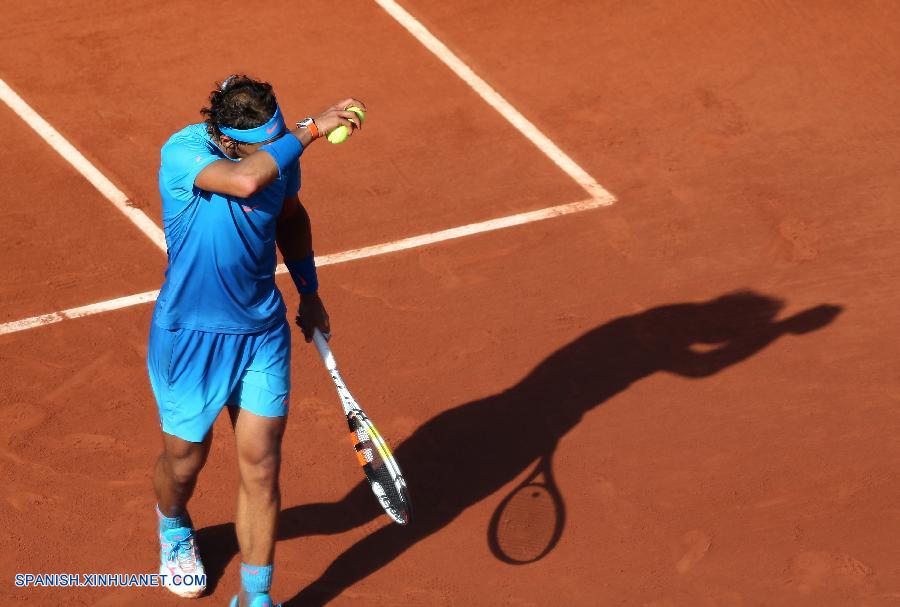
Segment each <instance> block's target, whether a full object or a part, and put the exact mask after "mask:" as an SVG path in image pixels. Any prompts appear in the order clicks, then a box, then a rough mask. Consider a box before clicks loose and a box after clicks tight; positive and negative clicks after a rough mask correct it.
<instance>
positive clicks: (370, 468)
mask: <svg viewBox="0 0 900 607" xmlns="http://www.w3.org/2000/svg"><path fill="white" fill-rule="evenodd" d="M313 342H314V343H315V344H316V349H317V350H318V351H319V356H321V357H322V362H324V363H325V368H326V369H328V373H330V374H331V379H332V381H334V386H335V388H337V393H338V397H340V399H341V405H343V407H344V414H346V416H347V424H348V425H349V426H350V440H351V441H352V442H353V448H354V449H355V450H356V457H357V459H358V460H359V463H360V465H361V466H362V469H363V473H365V475H366V478H367V479H368V481H369V485H370V486H371V487H372V492H373V493H374V494H375V497H376V498H378V503H379V504H381V507H382V508H384V511H385V512H387V515H388V516H389V517H391V518H392V519H394V521H395V522H397V523H400V524H401V525H405V524H406V523H408V522H409V513H410V503H409V492H408V491H407V490H406V481H405V480H404V479H403V473H402V472H400V466H398V465H397V461H396V460H395V459H394V455H393V454H392V453H391V450H390V448H389V447H388V445H387V443H386V442H385V441H384V439H383V438H382V437H381V434H380V433H379V432H378V430H376V429H375V425H374V424H373V423H372V422H371V420H369V418H368V416H367V415H366V413H365V411H363V410H362V407H360V406H359V405H358V404H357V402H356V400H355V399H354V398H353V395H352V394H350V390H348V389H347V385H346V384H344V380H343V378H341V374H340V372H338V368H337V363H336V362H335V360H334V354H332V353H331V348H330V347H329V346H328V342H327V341H325V337H324V336H323V335H322V332H321V331H319V330H318V329H316V330H315V332H314V333H313Z"/></svg>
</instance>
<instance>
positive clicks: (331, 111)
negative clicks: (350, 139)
mask: <svg viewBox="0 0 900 607" xmlns="http://www.w3.org/2000/svg"><path fill="white" fill-rule="evenodd" d="M351 105H355V106H356V107H358V108H360V109H361V110H364V111H368V110H367V109H366V104H365V103H363V102H362V101H360V100H359V99H354V98H352V97H348V98H347V99H344V100H343V101H339V102H337V103H335V104H334V105H332V106H331V107H330V108H328V109H326V110H325V111H324V112H322V113H321V114H319V115H318V116H313V120H315V121H316V128H317V129H319V132H320V133H321V134H322V135H326V134H328V133H330V132H331V131H333V130H334V129H336V128H338V127H339V126H341V125H342V124H343V125H344V126H345V127H347V129H348V130H349V133H348V135H353V133H355V132H356V130H357V129H361V128H362V125H361V124H357V123H358V122H359V120H358V119H357V117H356V114H354V113H353V112H351V111H350V110H348V109H347V108H348V107H350V106H351ZM351 118H352V119H353V120H351Z"/></svg>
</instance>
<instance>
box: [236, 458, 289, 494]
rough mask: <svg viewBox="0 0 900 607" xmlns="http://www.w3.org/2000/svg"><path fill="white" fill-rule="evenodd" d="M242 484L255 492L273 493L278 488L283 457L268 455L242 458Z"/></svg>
mask: <svg viewBox="0 0 900 607" xmlns="http://www.w3.org/2000/svg"><path fill="white" fill-rule="evenodd" d="M241 459H242V461H241V482H242V483H244V486H245V487H246V488H247V489H248V490H252V491H254V492H271V491H275V490H276V489H277V488H278V473H279V470H280V468H281V456H280V454H278V453H268V454H264V455H259V456H258V457H249V458H248V457H247V456H246V455H245V456H244V457H242V458H241Z"/></svg>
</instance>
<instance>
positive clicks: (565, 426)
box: [199, 292, 841, 607]
mask: <svg viewBox="0 0 900 607" xmlns="http://www.w3.org/2000/svg"><path fill="white" fill-rule="evenodd" d="M783 306H784V303H783V302H782V301H780V300H777V299H773V298H771V297H767V296H764V295H760V294H756V293H750V292H741V293H734V294H729V295H725V296H723V297H719V298H717V299H714V300H711V301H708V302H703V303H689V304H674V305H667V306H661V307H657V308H652V309H650V310H647V311H645V312H642V313H639V314H634V315H630V316H623V317H621V318H617V319H615V320H612V321H610V322H608V323H606V324H603V325H601V326H599V327H597V328H595V329H592V330H591V331H589V332H587V333H585V334H584V335H582V336H581V337H579V338H578V339H576V340H575V341H573V342H571V343H569V344H567V345H565V346H563V347H562V348H560V349H559V350H557V351H556V352H554V353H553V354H551V355H550V356H548V357H547V358H546V359H545V360H544V361H543V362H542V363H541V364H539V365H538V366H537V367H536V368H535V369H533V370H532V371H531V372H530V373H529V374H528V375H527V376H525V378H523V379H522V381H520V382H519V383H517V384H515V385H513V386H511V387H509V388H508V389H506V390H504V391H502V392H499V393H497V394H494V395H492V396H489V397H486V398H483V399H479V400H476V401H472V402H469V403H465V404H463V405H460V406H457V407H454V408H452V409H448V410H447V411H445V412H443V413H441V414H439V415H437V416H435V417H433V418H432V419H430V420H428V421H427V422H425V423H424V424H423V425H422V426H421V427H420V428H418V429H417V430H416V431H415V432H414V433H413V434H412V435H411V436H410V437H409V438H407V439H406V440H405V441H403V443H402V444H400V445H399V446H397V448H396V449H395V456H396V457H397V461H398V462H399V463H400V465H401V466H402V467H403V471H404V475H405V476H406V479H407V483H408V485H409V487H410V492H411V498H412V505H413V511H412V520H411V522H410V524H409V525H406V526H400V525H395V524H391V525H388V526H384V527H381V528H379V529H377V530H376V531H374V532H372V533H369V534H368V535H367V536H366V537H364V538H362V539H361V540H359V541H358V542H356V543H355V544H354V545H353V546H351V547H350V548H348V549H347V550H346V551H344V552H343V553H342V554H340V555H339V556H338V557H337V558H336V559H335V560H334V562H332V564H331V565H330V566H329V567H328V568H327V569H326V570H325V571H324V572H323V573H322V575H321V576H320V577H319V578H318V579H316V580H315V581H314V582H312V583H311V584H310V585H309V586H307V587H306V588H303V589H302V590H301V591H300V592H299V593H298V594H297V595H296V596H294V597H293V598H291V599H290V600H289V601H287V602H285V603H284V605H285V607H287V606H294V607H298V606H301V605H302V606H304V607H305V606H309V605H324V604H325V603H327V602H329V601H330V600H331V599H333V598H335V597H336V596H338V595H339V594H340V593H341V592H342V591H343V590H344V589H346V588H349V587H350V586H352V585H353V584H355V583H356V582H358V581H360V580H362V579H364V578H365V577H366V576H368V575H370V574H372V573H373V572H375V571H377V570H378V569H380V568H381V567H383V566H385V565H387V564H388V563H390V562H391V561H392V560H393V559H394V558H396V557H397V556H399V555H400V554H402V553H403V552H404V551H405V550H407V549H408V548H410V547H411V546H413V545H414V544H416V543H417V542H419V541H420V540H422V539H425V538H427V537H428V536H430V535H431V534H433V533H436V532H438V531H440V530H441V529H443V528H444V527H445V526H447V525H448V524H449V523H450V522H452V521H453V519H455V518H456V517H457V516H458V515H459V514H460V513H461V512H463V511H464V510H465V509H466V508H468V507H469V506H471V505H473V504H475V503H477V502H478V501H480V500H482V499H484V498H486V497H487V496H489V495H491V494H493V493H494V492H495V491H497V490H498V489H499V488H500V487H503V486H504V485H506V484H507V483H509V482H510V481H512V480H513V479H515V478H517V477H518V476H519V475H520V474H521V473H522V472H524V471H525V470H526V468H528V467H529V466H530V465H531V464H532V463H533V462H534V461H535V460H536V459H537V458H540V457H544V456H548V457H549V455H550V454H552V453H553V451H554V449H555V448H556V445H557V443H558V442H559V440H560V439H561V438H562V437H563V436H565V434H566V433H567V432H569V431H570V430H571V429H572V428H574V427H575V426H576V425H577V424H578V423H579V421H580V420H581V418H582V416H583V415H584V414H585V413H587V412H588V411H590V410H592V409H593V408H595V407H597V406H598V405H601V404H603V403H604V402H606V401H607V400H608V399H610V398H611V397H613V396H615V395H616V394H618V393H619V392H621V391H623V390H625V389H626V388H628V386H630V385H631V384H632V383H634V382H636V381H638V380H640V379H643V378H645V377H647V376H649V375H652V374H653V373H656V372H659V371H666V372H669V373H675V374H677V375H681V376H683V377H689V378H703V377H708V376H710V375H713V374H715V373H717V372H719V371H720V370H722V369H725V368H727V367H729V366H731V365H733V364H736V363H739V362H741V361H743V360H745V359H746V358H748V357H750V356H752V355H753V354H755V353H757V352H759V351H760V350H762V349H763V348H765V347H766V346H768V345H769V344H771V343H772V342H773V341H775V340H776V339H778V338H779V337H781V336H783V335H790V334H792V335H801V334H804V333H808V332H810V331H814V330H817V329H820V328H822V327H824V326H825V325H827V324H828V323H830V322H831V321H832V320H833V319H834V318H835V317H836V316H837V315H838V314H839V313H840V311H841V308H840V307H838V306H832V305H820V306H817V307H814V308H810V309H808V310H805V311H803V312H800V313H798V314H795V315H793V316H790V317H788V318H785V319H783V320H776V316H777V315H778V313H779V311H780V310H781V309H782V308H783ZM380 516H384V515H383V512H382V510H381V509H380V507H379V506H378V505H377V503H376V501H375V499H374V497H373V496H372V493H371V490H370V489H369V486H368V483H366V482H365V481H362V482H360V483H359V484H357V485H356V487H354V488H353V489H352V490H351V491H350V492H349V493H348V494H347V495H346V496H345V497H344V498H343V499H341V500H340V501H338V502H334V503H318V504H307V505H302V506H294V507H291V508H288V509H286V510H284V511H283V512H282V514H281V519H280V523H279V527H280V528H279V539H282V540H284V539H289V538H297V537H301V536H307V535H316V534H335V533H343V532H345V531H348V530H350V529H354V528H356V527H360V526H362V525H365V524H367V523H370V522H371V521H373V520H374V519H375V518H376V517H380ZM485 524H486V525H487V521H485ZM199 535H200V537H199V540H200V542H201V546H204V547H206V548H207V552H206V554H209V556H210V557H212V558H211V559H210V558H209V557H207V559H206V560H207V572H208V574H209V576H210V581H211V582H214V581H215V580H216V579H217V578H218V577H219V576H221V573H222V571H223V569H224V567H225V565H226V564H227V562H228V561H229V560H230V559H231V558H232V557H233V555H234V554H235V553H236V550H237V546H236V542H235V539H234V528H233V525H230V524H229V525H220V526H218V527H214V528H207V529H204V530H201V532H200V534H199ZM213 550H215V552H212V551H213Z"/></svg>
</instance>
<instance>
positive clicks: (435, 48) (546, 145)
mask: <svg viewBox="0 0 900 607" xmlns="http://www.w3.org/2000/svg"><path fill="white" fill-rule="evenodd" d="M375 2H377V3H378V5H379V6H380V7H381V8H383V9H384V10H385V11H387V13H388V14H389V15H390V16H391V17H393V18H394V19H395V20H396V21H397V22H398V23H399V24H400V25H402V26H403V27H404V28H406V30H407V31H408V32H409V33H410V34H412V35H413V36H414V37H415V38H416V40H418V41H419V42H421V43H422V44H423V45H424V46H425V48H427V49H428V50H429V51H431V52H432V53H434V55H435V56H436V57H437V58H438V59H440V60H441V61H442V62H444V64H445V65H446V66H447V67H449V68H450V69H451V70H453V73H455V74H456V75H457V76H459V77H460V78H462V79H463V81H464V82H465V83H466V84H468V85H469V86H470V87H472V89H473V90H474V91H475V92H476V93H478V95H479V96H481V98H482V99H484V100H485V101H486V102H487V104H488V105H490V106H491V107H492V108H494V109H495V110H497V112H499V113H500V115H501V116H503V117H504V118H506V120H508V121H509V122H510V124H512V125H513V126H514V127H515V128H517V129H518V130H519V132H521V133H522V134H523V135H525V137H526V138H528V139H529V140H531V142H532V143H533V144H534V145H536V146H537V147H538V149H539V150H540V151H542V152H543V153H544V154H545V155H546V156H547V157H548V158H549V159H550V160H552V161H553V162H554V163H555V164H556V166H558V167H559V168H560V169H562V170H563V171H564V172H565V173H566V174H567V175H568V176H569V177H571V178H572V179H574V180H575V182H576V183H578V185H580V186H581V187H582V188H584V190H585V191H586V192H587V193H588V195H589V196H590V197H591V198H595V199H602V200H608V201H609V203H610V204H612V203H613V202H615V200H616V199H615V197H614V196H613V195H612V194H610V193H609V192H608V191H606V189H605V188H604V187H603V186H602V185H600V184H599V183H597V180H596V179H594V178H593V177H591V176H590V175H589V174H588V172H587V171H585V170H584V169H583V168H581V167H580V166H579V165H578V163H576V162H575V161H574V160H572V159H571V158H570V157H569V155H568V154H566V153H565V152H563V151H562V150H561V149H559V147H558V146H557V145H556V144H555V143H553V142H552V141H551V140H550V138H549V137H547V136H546V135H544V134H543V133H542V132H541V131H540V130H538V128H537V127H536V126H534V124H532V122H531V121H530V120H528V119H527V118H525V116H523V115H522V114H521V113H520V112H519V111H518V110H517V109H516V108H514V107H513V106H512V104H511V103H510V102H509V101H507V100H506V99H504V98H503V96H502V95H501V94H500V93H498V92H497V91H495V90H494V88H493V87H492V86H491V85H489V84H488V83H487V82H485V81H484V80H483V79H482V78H481V77H480V76H479V75H478V74H476V73H475V72H474V71H473V70H472V68H470V67H469V66H468V65H466V64H465V63H463V61H462V60H461V59H460V58H459V57H457V56H456V54H455V53H454V52H453V51H451V50H450V49H449V48H447V46H446V45H445V44H444V43H443V42H441V41H440V40H438V39H437V38H436V37H435V36H434V34H432V33H431V32H430V31H428V29H427V28H426V27H425V26H424V25H422V24H421V23H420V22H419V20H418V19H416V18H415V17H413V16H412V15H410V14H409V13H408V12H406V9H404V8H403V7H402V6H400V5H399V4H397V3H396V2H394V0H375Z"/></svg>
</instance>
